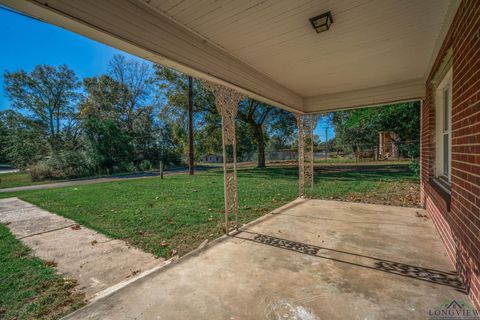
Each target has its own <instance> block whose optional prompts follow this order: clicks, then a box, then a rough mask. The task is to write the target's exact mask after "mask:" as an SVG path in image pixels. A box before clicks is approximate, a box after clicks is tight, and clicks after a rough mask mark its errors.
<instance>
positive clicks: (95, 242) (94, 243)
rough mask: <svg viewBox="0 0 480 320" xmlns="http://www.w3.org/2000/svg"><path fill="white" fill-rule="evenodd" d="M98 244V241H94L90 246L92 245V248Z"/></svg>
mask: <svg viewBox="0 0 480 320" xmlns="http://www.w3.org/2000/svg"><path fill="white" fill-rule="evenodd" d="M97 243H98V241H97V240H93V241H92V242H90V244H91V245H92V246H94V245H96V244H97Z"/></svg>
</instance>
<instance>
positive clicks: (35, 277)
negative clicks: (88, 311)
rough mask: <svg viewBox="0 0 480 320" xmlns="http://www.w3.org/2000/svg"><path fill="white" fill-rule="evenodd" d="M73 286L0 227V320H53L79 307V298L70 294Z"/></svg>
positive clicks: (4, 228) (71, 281) (81, 300)
mask: <svg viewBox="0 0 480 320" xmlns="http://www.w3.org/2000/svg"><path fill="white" fill-rule="evenodd" d="M75 284H76V283H75V281H74V280H69V279H64V278H63V277H61V276H59V275H58V274H57V273H56V272H55V269H54V268H52V267H50V266H46V265H45V263H44V262H43V261H42V260H40V259H37V258H34V257H32V256H31V255H30V250H29V249H28V248H27V247H25V246H24V245H23V244H22V243H21V242H20V241H19V240H17V239H16V238H15V237H14V236H13V235H12V234H11V233H10V231H9V230H8V228H7V227H6V226H4V225H3V224H0V319H18V320H20V319H57V318H59V317H60V316H62V315H64V314H66V313H68V312H70V311H72V310H74V309H76V308H78V307H80V306H81V305H82V304H83V295H80V294H74V293H72V290H73V287H74V286H75Z"/></svg>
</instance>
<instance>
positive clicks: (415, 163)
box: [408, 159, 420, 177]
mask: <svg viewBox="0 0 480 320" xmlns="http://www.w3.org/2000/svg"><path fill="white" fill-rule="evenodd" d="M408 167H409V168H410V170H411V171H412V172H413V174H414V175H415V177H420V160H418V159H414V160H412V161H410V163H409V165H408Z"/></svg>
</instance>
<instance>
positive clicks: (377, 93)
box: [303, 79, 425, 113]
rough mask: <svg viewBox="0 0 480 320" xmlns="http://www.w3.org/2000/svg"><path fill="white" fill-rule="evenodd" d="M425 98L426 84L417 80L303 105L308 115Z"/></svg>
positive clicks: (311, 100) (316, 99)
mask: <svg viewBox="0 0 480 320" xmlns="http://www.w3.org/2000/svg"><path fill="white" fill-rule="evenodd" d="M424 96H425V82H424V81H423V79H416V80H411V81H406V82H400V83H395V84H390V85H386V86H380V87H375V88H367V89H360V90H354V91H349V92H339V93H333V94H328V95H321V96H317V97H311V98H306V99H304V102H303V103H304V110H305V112H306V113H315V112H327V111H333V110H340V109H350V108H361V107H368V106H375V105H381V104H387V103H396V102H405V101H414V100H419V99H422V98H423V97H424Z"/></svg>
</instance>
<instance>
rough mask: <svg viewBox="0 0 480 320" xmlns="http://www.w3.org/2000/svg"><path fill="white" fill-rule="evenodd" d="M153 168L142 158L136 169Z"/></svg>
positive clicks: (146, 169)
mask: <svg viewBox="0 0 480 320" xmlns="http://www.w3.org/2000/svg"><path fill="white" fill-rule="evenodd" d="M152 168H153V165H152V163H151V162H150V161H148V160H143V161H142V162H140V164H139V165H138V170H140V171H150V170H152Z"/></svg>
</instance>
